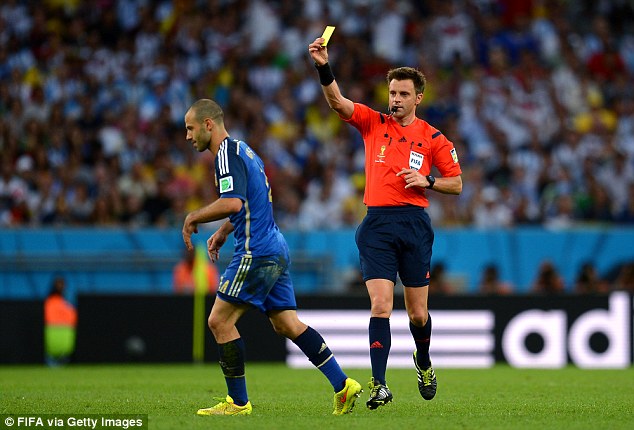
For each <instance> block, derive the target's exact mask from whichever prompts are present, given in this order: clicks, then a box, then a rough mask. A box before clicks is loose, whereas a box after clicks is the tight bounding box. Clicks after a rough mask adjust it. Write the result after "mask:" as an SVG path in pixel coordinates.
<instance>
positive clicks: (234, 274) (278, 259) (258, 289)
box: [217, 254, 297, 313]
mask: <svg viewBox="0 0 634 430" xmlns="http://www.w3.org/2000/svg"><path fill="white" fill-rule="evenodd" d="M289 263H290V261H289V258H288V256H287V255H286V256H285V255H276V256H268V257H253V256H251V255H246V254H245V255H235V256H234V257H233V259H232V260H231V263H229V266H227V269H226V270H225V272H224V273H223V274H222V276H221V277H220V286H219V287H218V292H217V296H218V297H219V298H220V299H222V300H224V301H225V302H230V303H241V304H249V305H251V306H253V307H255V308H256V309H258V310H259V311H260V312H263V313H267V312H268V311H272V310H285V309H297V303H296V301H295V291H294V290H293V282H292V281H291V276H290V273H289V270H288V266H289Z"/></svg>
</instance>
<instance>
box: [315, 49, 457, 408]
mask: <svg viewBox="0 0 634 430" xmlns="http://www.w3.org/2000/svg"><path fill="white" fill-rule="evenodd" d="M322 43H324V39H323V38H321V37H319V38H317V39H315V41H314V42H313V43H311V44H310V45H308V52H309V53H310V56H311V57H312V59H313V61H314V62H315V67H316V68H317V72H318V74H319V80H320V82H321V86H322V90H323V92H324V95H325V97H326V100H327V102H328V105H329V106H330V107H331V108H332V109H334V110H335V112H337V113H338V114H339V116H340V117H341V119H342V120H344V121H346V122H348V123H349V124H351V125H352V126H354V127H355V128H356V129H357V130H359V132H360V133H361V135H362V137H363V142H364V145H365V175H366V186H365V195H364V199H363V201H364V203H365V204H366V206H367V207H368V213H367V215H366V217H365V218H364V220H363V221H362V222H361V225H359V227H358V228H357V233H356V242H357V247H358V249H359V260H360V263H361V272H362V274H363V280H364V282H365V285H366V287H367V290H368V294H369V296H370V304H371V316H370V324H369V345H370V361H371V364H372V380H371V381H370V384H369V386H370V398H369V399H368V401H367V402H366V405H367V407H368V408H369V409H376V408H378V407H379V406H383V405H385V404H386V403H389V402H391V401H392V393H391V391H390V390H389V388H388V386H387V382H386V378H385V374H386V370H387V360H388V355H389V351H390V344H391V333H390V315H391V314H392V309H393V303H394V285H395V283H396V277H397V274H398V275H399V276H400V278H401V281H402V282H403V286H404V297H405V307H406V309H407V315H408V317H409V328H410V331H411V333H412V336H413V338H414V343H415V346H416V348H415V350H414V365H415V367H416V372H417V376H418V390H419V391H420V394H421V396H422V397H423V398H424V399H426V400H431V399H433V398H434V396H435V395H436V385H437V384H436V375H435V373H434V369H433V367H432V365H431V359H430V357H429V342H430V338H431V326H432V323H431V317H430V316H429V313H428V312H427V298H428V294H429V268H430V262H431V254H432V245H433V243H434V232H433V229H432V226H431V223H430V220H429V216H428V215H427V213H426V212H425V209H424V208H425V207H427V206H428V205H429V201H428V200H427V196H428V193H429V190H434V191H436V192H439V193H443V194H456V195H457V194H460V192H461V191H462V178H461V176H460V175H461V174H462V170H461V169H460V164H459V163H458V155H457V154H456V149H455V148H454V145H453V143H452V142H451V141H449V140H448V139H447V138H446V137H445V136H444V135H443V134H442V133H441V132H440V131H438V130H437V129H435V128H434V127H432V126H431V125H430V124H428V123H427V122H426V121H424V120H422V119H420V118H417V117H416V107H417V106H418V105H419V104H420V102H421V101H422V100H423V92H424V90H425V76H424V75H423V74H422V73H421V72H420V71H418V70H416V69H414V68H411V67H399V68H395V69H392V70H390V71H389V72H388V74H387V83H388V86H389V109H390V113H389V114H387V115H386V114H383V113H380V112H377V111H375V110H373V109H370V108H369V107H368V106H365V105H363V104H360V103H354V102H352V101H351V100H349V99H347V98H345V97H344V96H343V95H342V94H341V91H340V89H339V86H338V85H337V82H336V81H335V77H334V75H333V72H332V70H331V68H330V65H329V64H328V50H327V48H326V47H325V46H322ZM432 166H435V167H436V168H437V169H438V171H439V172H440V174H441V175H442V176H441V177H438V178H436V177H434V176H432V175H431V174H430V173H431V169H432Z"/></svg>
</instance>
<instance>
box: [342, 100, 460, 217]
mask: <svg viewBox="0 0 634 430" xmlns="http://www.w3.org/2000/svg"><path fill="white" fill-rule="evenodd" d="M346 121H347V122H348V123H350V124H351V125H353V126H354V127H355V128H356V129H357V130H359V131H360V132H361V135H362V136H363V142H364V144H365V176H366V184H365V195H364V197H363V202H364V203H365V204H366V205H367V206H404V205H414V206H422V207H427V206H429V201H428V200H427V197H426V196H425V191H426V190H425V189H424V188H420V187H412V188H408V189H405V185H406V184H405V180H404V179H403V177H400V176H396V174H397V173H398V172H400V171H401V170H402V169H403V168H405V169H409V168H412V169H416V170H418V171H419V172H420V173H421V174H423V175H429V174H430V172H431V168H432V166H436V168H437V169H438V171H439V172H440V174H441V175H442V176H458V175H460V174H461V173H462V170H461V169H460V163H459V162H458V155H457V154H456V149H455V148H454V145H453V143H452V142H451V141H449V140H448V139H447V138H446V137H445V136H444V135H443V134H442V133H441V132H440V131H438V130H437V129H436V128H434V127H432V126H431V125H429V124H428V123H427V122H426V121H424V120H422V119H419V118H416V120H414V122H413V123H411V124H409V125H408V126H406V127H401V126H400V125H399V124H398V123H397V122H396V121H395V120H394V118H392V117H391V116H390V115H384V114H382V113H381V112H377V111H375V110H374V109H370V108H369V107H368V106H365V105H363V104H360V103H355V104H354V112H353V113H352V117H351V118H350V119H348V120H346Z"/></svg>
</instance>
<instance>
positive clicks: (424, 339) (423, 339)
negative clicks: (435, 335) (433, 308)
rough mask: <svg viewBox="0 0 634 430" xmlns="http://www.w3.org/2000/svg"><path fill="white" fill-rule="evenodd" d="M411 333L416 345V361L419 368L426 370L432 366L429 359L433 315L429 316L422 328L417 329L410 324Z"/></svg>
mask: <svg viewBox="0 0 634 430" xmlns="http://www.w3.org/2000/svg"><path fill="white" fill-rule="evenodd" d="M409 331H410V332H411V333H412V336H413V337H414V342H415V343H416V359H417V362H418V367H420V368H421V369H423V370H425V369H427V368H428V367H429V366H431V359H430V358H429V341H430V339H431V315H429V314H427V322H426V323H425V325H424V326H422V327H416V326H415V325H414V324H412V322H411V321H410V323H409Z"/></svg>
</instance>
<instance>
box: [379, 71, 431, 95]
mask: <svg viewBox="0 0 634 430" xmlns="http://www.w3.org/2000/svg"><path fill="white" fill-rule="evenodd" d="M393 79H394V80H397V81H406V80H408V79H409V80H411V81H412V82H413V83H414V90H416V94H423V93H424V92H425V84H426V83H427V80H426V79H425V75H424V74H423V72H421V71H420V70H418V69H415V68H413V67H397V68H396V69H391V70H390V71H389V72H387V83H388V85H389V84H390V82H392V80H393Z"/></svg>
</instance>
